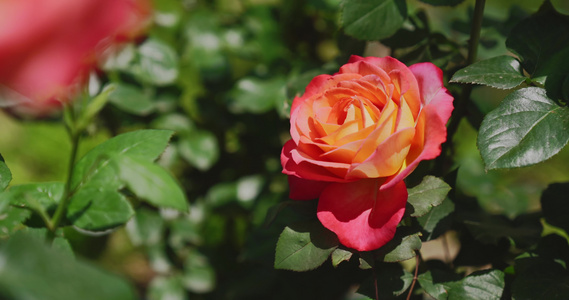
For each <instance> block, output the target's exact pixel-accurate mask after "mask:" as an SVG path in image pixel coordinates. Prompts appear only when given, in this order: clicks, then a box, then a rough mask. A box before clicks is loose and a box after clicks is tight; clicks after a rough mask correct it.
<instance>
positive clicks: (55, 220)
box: [51, 105, 81, 235]
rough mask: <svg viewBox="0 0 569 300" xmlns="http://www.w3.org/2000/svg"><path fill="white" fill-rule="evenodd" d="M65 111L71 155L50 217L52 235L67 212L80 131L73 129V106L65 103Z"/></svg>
mask: <svg viewBox="0 0 569 300" xmlns="http://www.w3.org/2000/svg"><path fill="white" fill-rule="evenodd" d="M65 109H66V110H68V111H67V113H69V114H70V116H71V120H70V121H71V122H72V124H67V126H68V131H69V135H70V138H71V155H70V159H69V166H68V169H67V181H66V182H65V189H64V192H63V197H62V199H61V201H60V202H59V205H58V206H57V209H56V210H55V213H54V214H53V217H52V218H51V231H52V235H54V234H55V231H56V230H57V228H58V227H59V224H60V223H61V220H62V218H63V216H64V215H65V213H66V212H67V206H69V201H70V200H71V179H72V178H73V170H74V167H75V160H76V159H77V150H78V149H79V139H80V135H81V134H80V133H79V132H77V131H76V130H75V127H74V123H75V116H74V112H73V107H72V106H71V105H66V107H65Z"/></svg>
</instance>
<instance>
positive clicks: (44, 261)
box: [0, 233, 135, 300]
mask: <svg viewBox="0 0 569 300" xmlns="http://www.w3.org/2000/svg"><path fill="white" fill-rule="evenodd" d="M0 258H2V259H1V261H2V268H0V298H2V299H27V300H77V299H82V300H101V299H105V300H134V299H135V297H134V293H133V289H132V287H131V286H129V285H128V283H127V282H126V281H124V280H122V279H121V278H119V277H117V276H114V275H111V274H109V273H106V272H104V271H101V270H100V269H97V268H95V267H93V266H91V265H89V264H87V263H84V262H81V261H75V260H73V259H69V257H68V256H67V255H66V254H65V253H61V252H60V251H58V250H56V249H52V248H51V247H49V246H47V245H45V244H44V243H42V242H41V241H40V240H38V239H36V238H33V237H30V236H28V235H26V234H24V233H17V234H15V235H14V236H13V237H11V238H10V239H9V240H8V241H7V242H6V243H5V244H4V245H2V247H1V248H0Z"/></svg>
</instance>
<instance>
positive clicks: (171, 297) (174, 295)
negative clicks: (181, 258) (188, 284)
mask: <svg viewBox="0 0 569 300" xmlns="http://www.w3.org/2000/svg"><path fill="white" fill-rule="evenodd" d="M148 299H149V300H164V299H167V300H187V299H188V297H187V295H186V291H185V290H184V287H183V286H182V282H181V280H180V277H178V276H170V277H165V276H156V277H155V278H154V279H152V282H150V286H149V287H148Z"/></svg>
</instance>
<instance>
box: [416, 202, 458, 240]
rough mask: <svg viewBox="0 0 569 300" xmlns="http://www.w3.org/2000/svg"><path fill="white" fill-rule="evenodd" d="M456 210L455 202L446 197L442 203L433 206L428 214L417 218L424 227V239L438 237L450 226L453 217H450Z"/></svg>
mask: <svg viewBox="0 0 569 300" xmlns="http://www.w3.org/2000/svg"><path fill="white" fill-rule="evenodd" d="M453 211H454V203H453V202H452V201H451V200H450V199H449V198H446V199H445V200H444V201H443V203H441V205H439V206H436V207H433V209H431V210H430V211H429V212H428V213H427V214H426V215H424V216H420V217H418V218H417V221H418V222H419V225H421V227H422V228H423V236H422V237H421V239H422V240H423V241H430V240H432V239H436V238H437V237H439V236H440V235H441V234H443V233H444V232H446V230H447V229H448V228H449V227H450V225H451V221H452V219H451V218H450V217H449V216H450V215H451V213H452V212H453Z"/></svg>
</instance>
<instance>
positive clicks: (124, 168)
mask: <svg viewBox="0 0 569 300" xmlns="http://www.w3.org/2000/svg"><path fill="white" fill-rule="evenodd" d="M116 159H117V162H118V168H119V172H120V175H119V178H120V179H121V180H122V181H123V182H125V183H126V186H127V187H128V188H129V189H130V190H131V191H132V192H133V193H134V194H135V195H136V196H137V197H138V198H140V199H142V200H144V201H147V202H149V203H151V204H154V205H156V206H158V207H170V208H175V209H177V210H180V211H187V210H188V201H187V200H186V195H185V194H184V191H183V190H182V188H181V187H180V185H179V184H178V183H177V182H176V181H175V180H174V178H173V177H172V175H170V173H168V171H166V170H164V169H163V168H162V167H160V166H158V165H156V164H154V163H152V162H148V161H147V160H145V159H141V158H138V157H129V156H117V158H116Z"/></svg>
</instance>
